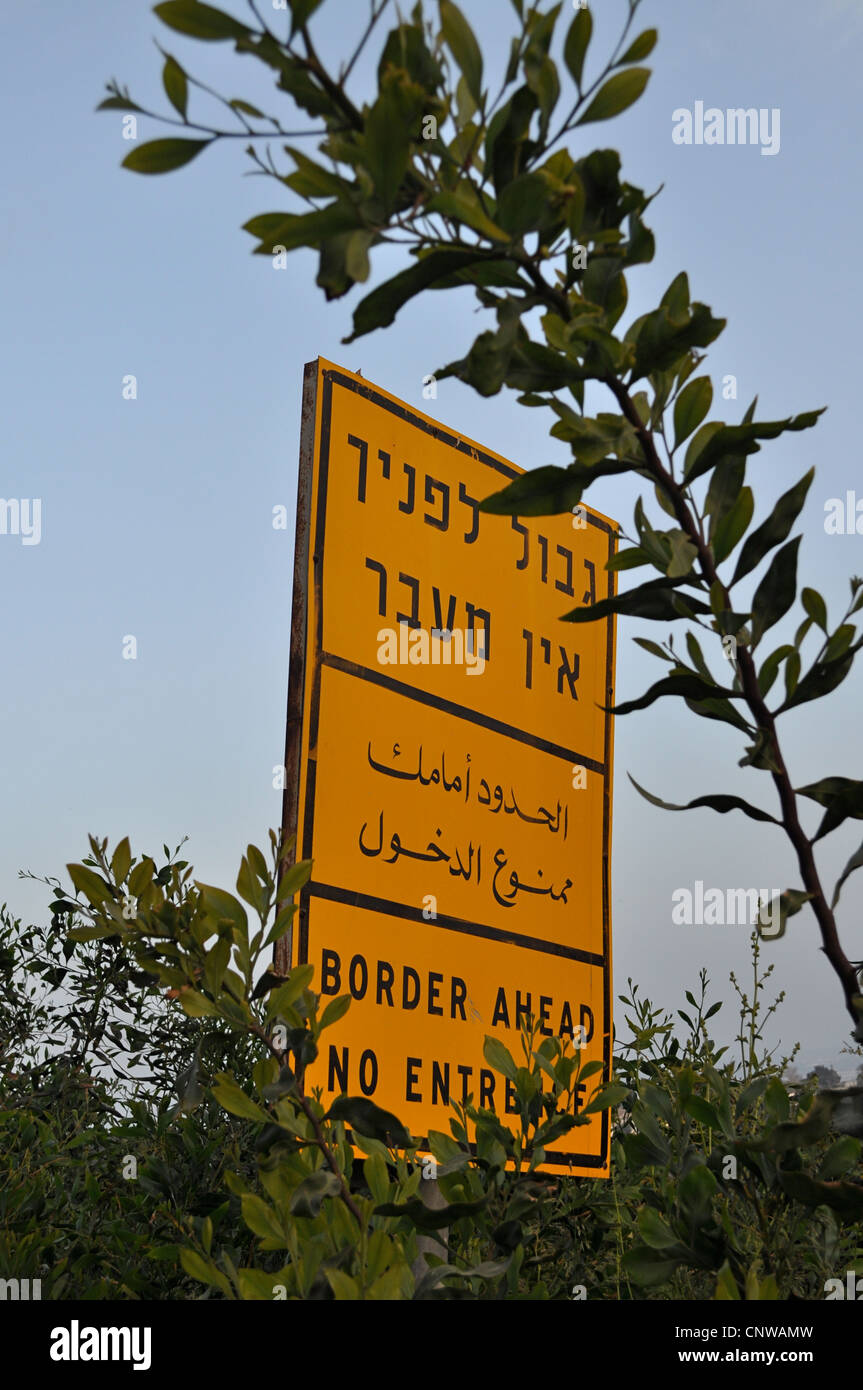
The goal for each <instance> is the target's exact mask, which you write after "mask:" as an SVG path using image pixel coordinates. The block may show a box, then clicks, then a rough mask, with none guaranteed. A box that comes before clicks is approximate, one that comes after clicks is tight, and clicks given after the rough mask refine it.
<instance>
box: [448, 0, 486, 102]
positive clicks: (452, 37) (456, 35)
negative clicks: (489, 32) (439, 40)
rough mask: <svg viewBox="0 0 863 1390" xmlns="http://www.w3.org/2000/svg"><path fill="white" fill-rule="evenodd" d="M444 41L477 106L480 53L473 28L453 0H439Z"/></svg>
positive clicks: (479, 99)
mask: <svg viewBox="0 0 863 1390" xmlns="http://www.w3.org/2000/svg"><path fill="white" fill-rule="evenodd" d="M440 18H441V30H442V33H443V37H444V41H445V43H446V45H447V47H448V48H449V50H450V52H451V53H452V56H453V57H454V58H455V60H456V62H457V63H458V66H459V68H460V69H461V71H462V73H463V74H464V80H465V82H466V83H467V87H468V91H469V92H470V94H471V96H472V97H473V99H474V101H475V102H476V104H477V106H480V105H481V104H482V53H481V51H480V47H479V44H478V43H477V41H476V37H475V35H474V32H473V30H472V29H471V27H470V25H469V24H468V22H467V20H466V19H465V17H464V15H463V14H462V12H461V10H460V9H459V8H458V6H457V5H454V4H453V0H440Z"/></svg>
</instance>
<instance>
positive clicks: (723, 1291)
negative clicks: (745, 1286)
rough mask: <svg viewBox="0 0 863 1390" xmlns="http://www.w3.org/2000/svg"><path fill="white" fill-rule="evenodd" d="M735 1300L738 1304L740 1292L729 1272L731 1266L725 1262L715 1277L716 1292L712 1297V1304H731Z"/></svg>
mask: <svg viewBox="0 0 863 1390" xmlns="http://www.w3.org/2000/svg"><path fill="white" fill-rule="evenodd" d="M734 1300H736V1301H737V1302H738V1303H739V1302H740V1290H739V1288H738V1287H737V1280H736V1279H735V1278H734V1275H733V1274H732V1272H731V1266H730V1265H729V1263H728V1261H727V1260H726V1261H725V1262H724V1263H723V1265H722V1268H721V1269H720V1270H719V1273H718V1274H717V1276H716V1291H715V1293H714V1295H713V1301H714V1303H716V1302H719V1303H731V1302H732V1301H734Z"/></svg>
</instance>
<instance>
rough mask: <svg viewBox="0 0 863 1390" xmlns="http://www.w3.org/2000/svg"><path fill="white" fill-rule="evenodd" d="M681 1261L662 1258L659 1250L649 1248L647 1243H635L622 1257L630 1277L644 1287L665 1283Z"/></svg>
mask: <svg viewBox="0 0 863 1390" xmlns="http://www.w3.org/2000/svg"><path fill="white" fill-rule="evenodd" d="M682 1263H683V1260H682V1259H665V1258H663V1256H662V1254H661V1252H660V1251H658V1250H651V1249H650V1247H649V1246H647V1245H636V1246H634V1247H633V1248H632V1249H631V1250H627V1252H626V1254H625V1255H624V1257H623V1264H624V1268H625V1269H626V1271H627V1273H628V1274H629V1276H630V1278H631V1279H632V1280H633V1282H634V1283H636V1284H640V1285H641V1286H642V1287H644V1288H656V1287H658V1286H659V1285H660V1284H667V1283H668V1281H669V1279H671V1277H672V1275H673V1274H674V1272H675V1270H677V1269H678V1268H679V1267H680V1265H681V1264H682Z"/></svg>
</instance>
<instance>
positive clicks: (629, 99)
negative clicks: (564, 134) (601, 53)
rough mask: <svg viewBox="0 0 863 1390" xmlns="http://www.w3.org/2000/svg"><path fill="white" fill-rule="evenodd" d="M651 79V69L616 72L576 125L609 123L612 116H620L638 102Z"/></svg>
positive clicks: (601, 88) (631, 69) (629, 69)
mask: <svg viewBox="0 0 863 1390" xmlns="http://www.w3.org/2000/svg"><path fill="white" fill-rule="evenodd" d="M649 77H650V68H627V70H626V72H616V73H615V74H614V76H613V77H609V79H608V81H607V82H606V83H604V85H603V86H602V87H600V89H599V91H598V92H597V94H596V96H595V97H594V98H593V101H592V102H591V103H590V105H589V106H588V108H587V110H586V111H585V113H584V115H583V116H582V117H581V118H580V119H579V120H578V121H577V122H576V125H587V124H588V122H590V121H608V120H610V119H611V117H612V116H619V115H620V113H621V111H625V110H626V109H627V107H629V106H632V104H633V102H636V101H638V98H639V97H640V96H641V94H642V92H643V91H644V89H645V87H646V86H647V83H648V79H649Z"/></svg>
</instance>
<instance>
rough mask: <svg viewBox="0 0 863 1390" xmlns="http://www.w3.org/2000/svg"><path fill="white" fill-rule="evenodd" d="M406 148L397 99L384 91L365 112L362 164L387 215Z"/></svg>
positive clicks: (400, 176) (407, 136)
mask: <svg viewBox="0 0 863 1390" xmlns="http://www.w3.org/2000/svg"><path fill="white" fill-rule="evenodd" d="M410 148H411V137H410V131H409V130H408V127H407V125H406V124H405V121H404V119H403V117H402V113H401V112H400V110H399V107H398V103H397V102H396V100H395V98H394V97H393V96H392V95H391V94H390V92H389V91H385V92H383V93H382V94H381V96H379V97H378V100H377V101H376V102H375V104H374V106H373V107H372V109H371V111H369V113H368V115H367V116H366V122H365V138H364V146H363V149H364V155H365V164H366V168H367V169H368V172H369V173H370V175H371V177H372V181H373V183H374V188H375V193H376V194H377V196H378V198H380V200H381V202H382V203H383V206H384V211H385V213H386V215H387V216H388V215H389V214H390V213H391V212H392V210H393V208H394V206H395V202H396V198H397V196H398V192H399V188H400V187H401V183H402V180H403V178H404V176H405V173H406V171H407V167H408V158H409V155H410Z"/></svg>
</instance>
